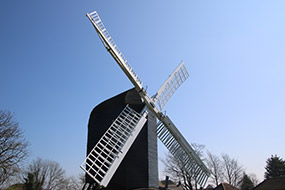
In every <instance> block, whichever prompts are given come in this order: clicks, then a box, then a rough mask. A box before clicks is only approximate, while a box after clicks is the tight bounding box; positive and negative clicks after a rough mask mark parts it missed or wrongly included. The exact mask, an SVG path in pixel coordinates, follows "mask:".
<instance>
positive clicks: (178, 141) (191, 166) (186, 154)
mask: <svg viewBox="0 0 285 190" xmlns="http://www.w3.org/2000/svg"><path fill="white" fill-rule="evenodd" d="M156 134H157V137H158V138H159V139H160V141H161V142H162V143H163V144H164V145H165V146H166V148H167V149H168V150H169V152H170V153H171V154H172V155H173V156H174V157H175V158H176V159H179V160H181V162H182V163H183V164H184V165H185V169H186V171H188V173H189V174H190V175H191V176H192V177H193V178H194V179H195V180H196V181H197V183H198V184H200V185H201V186H204V184H205V183H206V182H207V179H208V177H209V176H210V171H209V170H208V168H207V167H206V166H205V165H204V163H203V162H202V161H201V159H200V158H199V156H198V155H197V154H196V153H195V150H194V149H193V148H192V147H191V146H190V144H189V143H188V142H187V141H186V139H185V138H184V137H183V135H182V134H181V133H180V132H179V130H178V129H177V128H176V126H175V125H174V123H173V122H172V121H171V120H170V119H169V117H168V116H165V117H164V118H163V119H162V120H161V121H159V122H158V124H157V129H156Z"/></svg>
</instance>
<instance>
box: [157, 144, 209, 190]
mask: <svg viewBox="0 0 285 190" xmlns="http://www.w3.org/2000/svg"><path fill="white" fill-rule="evenodd" d="M191 145H192V147H193V149H194V151H195V153H196V154H197V155H198V156H199V157H200V158H201V159H202V160H203V149H204V147H205V146H204V145H199V144H195V143H192V144H191ZM184 160H185V159H183V158H182V157H180V158H176V157H174V156H173V155H171V154H168V155H167V156H166V158H165V159H164V160H162V162H163V163H164V165H165V173H167V175H170V176H171V177H172V178H173V179H174V180H175V182H177V183H178V182H179V183H180V184H181V186H182V188H183V189H184V190H192V189H193V187H195V188H196V189H198V183H197V181H196V180H195V178H193V177H192V176H191V173H189V171H188V170H187V169H186V168H185V162H184Z"/></svg>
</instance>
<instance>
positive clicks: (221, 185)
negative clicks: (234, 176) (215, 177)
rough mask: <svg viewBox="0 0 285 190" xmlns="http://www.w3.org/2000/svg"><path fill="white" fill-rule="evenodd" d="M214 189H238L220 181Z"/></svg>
mask: <svg viewBox="0 0 285 190" xmlns="http://www.w3.org/2000/svg"><path fill="white" fill-rule="evenodd" d="M214 190H239V189H238V188H236V187H234V186H232V185H230V184H228V183H221V184H220V185H218V186H217V187H216V188H215V189H214Z"/></svg>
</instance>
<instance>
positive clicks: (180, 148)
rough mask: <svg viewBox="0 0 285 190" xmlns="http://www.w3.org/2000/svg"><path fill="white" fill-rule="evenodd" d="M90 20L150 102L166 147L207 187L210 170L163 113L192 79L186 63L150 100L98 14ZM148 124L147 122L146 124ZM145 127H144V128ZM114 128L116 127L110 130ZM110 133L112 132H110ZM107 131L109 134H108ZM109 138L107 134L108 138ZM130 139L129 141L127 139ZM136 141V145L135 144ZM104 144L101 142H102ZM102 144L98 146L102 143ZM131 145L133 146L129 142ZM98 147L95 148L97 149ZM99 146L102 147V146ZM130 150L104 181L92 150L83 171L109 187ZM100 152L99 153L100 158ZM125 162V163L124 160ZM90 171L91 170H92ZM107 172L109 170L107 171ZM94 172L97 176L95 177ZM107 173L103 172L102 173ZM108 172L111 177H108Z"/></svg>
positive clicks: (143, 97) (113, 158) (146, 100)
mask: <svg viewBox="0 0 285 190" xmlns="http://www.w3.org/2000/svg"><path fill="white" fill-rule="evenodd" d="M87 17H88V18H89V20H90V21H91V22H92V24H93V26H94V27H95V30H96V32H97V33H98V35H99V37H100V39H101V41H102V43H103V45H104V46H105V47H106V49H107V50H108V52H109V53H110V54H111V55H112V57H113V58H114V59H115V61H116V62H117V63H118V65H119V66H120V67H121V69H122V70H123V71H124V73H125V74H126V75H127V77H128V78H129V79H130V81H131V82H132V83H133V84H134V86H135V88H136V90H137V91H138V93H139V95H140V96H141V98H142V99H143V100H144V102H145V103H146V106H147V108H148V109H149V110H150V111H152V112H153V113H154V114H155V116H156V117H157V118H158V119H159V121H160V122H159V123H158V125H157V130H156V134H157V136H158V138H159V139H160V140H161V141H162V142H163V143H164V145H165V146H166V147H167V148H168V149H169V151H170V152H171V153H172V154H173V155H174V156H175V157H176V158H177V159H183V160H184V161H185V163H186V168H187V170H188V172H189V174H191V176H192V177H193V178H194V179H196V181H197V182H198V184H200V185H201V186H202V185H204V184H205V183H206V181H207V178H208V177H209V175H210V172H209V170H208V169H207V167H206V166H205V165H204V164H203V162H202V161H201V159H200V158H199V156H198V155H197V154H196V153H195V151H194V150H193V148H192V147H191V146H190V145H189V143H188V142H187V141H186V140H185V138H184V137H183V135H182V134H181V133H180V132H179V131H178V129H177V128H176V127H175V125H174V124H173V122H172V121H171V120H170V119H169V118H168V117H167V116H165V115H163V114H162V113H161V111H160V110H162V109H163V107H164V106H165V104H166V103H167V102H168V100H169V98H170V97H171V96H172V95H173V93H174V92H175V90H176V89H177V88H178V87H179V86H180V85H181V84H182V83H183V82H184V81H185V80H186V79H187V78H188V76H189V74H188V72H187V70H186V68H185V66H184V64H183V62H182V63H181V64H180V65H179V66H178V68H177V69H176V70H175V71H174V72H173V73H172V74H171V75H170V77H169V78H168V79H167V81H166V82H165V83H164V84H163V85H162V87H161V88H160V89H159V91H158V92H157V94H156V96H154V98H150V96H149V95H148V94H147V93H146V91H145V89H144V88H143V87H142V82H141V80H140V79H139V77H138V76H137V74H136V73H135V72H134V70H133V69H132V67H131V66H130V65H129V64H128V61H127V60H126V59H125V57H124V56H123V54H122V52H121V51H120V49H119V48H118V46H117V45H116V44H115V42H114V41H113V40H112V38H111V36H110V35H109V33H108V32H107V30H106V28H105V26H104V25H103V23H102V21H101V19H100V17H99V15H98V13H97V12H96V11H94V12H92V13H90V14H87ZM156 102H158V105H159V107H160V110H159V109H158V107H157V106H156V105H155V103H156ZM143 115H144V116H142V117H141V119H143V118H145V117H146V115H147V112H144V113H143ZM144 122H145V121H144ZM142 126H143V125H142ZM142 126H136V127H135V128H141V127H142ZM110 128H112V126H111V127H110ZM107 132H108V131H107ZM107 132H106V133H107ZM104 136H105V135H104ZM104 136H103V137H102V138H104ZM132 138H133V140H134V139H135V138H136V136H135V137H134V136H133V137H132ZM126 139H127V138H126ZM133 140H132V142H133ZM100 141H101V140H100ZM100 141H99V142H98V144H99V143H100ZM128 144H129V146H130V145H131V143H128ZM96 146H97V145H96ZM96 146H95V147H94V149H96ZM98 146H99V145H98ZM127 151H128V149H125V150H124V152H123V153H122V154H121V155H120V157H119V159H116V158H115V157H112V160H111V162H114V163H115V162H116V163H115V165H114V164H113V165H114V167H113V168H112V167H110V169H109V170H108V171H110V172H109V173H108V172H104V176H106V179H103V178H104V176H102V175H101V174H100V171H101V169H100V168H98V167H97V166H96V165H95V164H96V162H97V161H96V160H97V159H91V160H90V159H89V158H88V157H92V156H93V153H92V151H91V153H90V156H88V157H87V158H86V160H85V162H84V164H83V166H82V169H84V170H85V171H86V172H87V174H88V175H90V176H91V177H93V176H95V175H98V176H99V179H100V180H97V179H96V177H93V179H94V180H95V181H96V182H97V183H99V184H100V185H103V186H106V185H107V184H108V182H109V180H110V178H111V177H112V175H113V174H114V172H115V170H116V168H117V167H118V165H119V163H120V161H121V160H122V159H123V156H124V155H123V154H126V153H127ZM98 154H100V153H96V155H98ZM97 157H98V159H100V158H99V157H101V156H100V155H98V156H97ZM120 159H121V160H120ZM89 161H90V164H93V165H92V166H95V168H96V169H95V170H94V171H93V170H92V171H91V170H90V171H89V170H88V167H89V165H88V162H89ZM84 165H87V167H85V168H84ZM89 168H90V167H89ZM97 170H98V171H99V174H100V175H99V174H97V173H98V172H97ZM104 171H105V170H104ZM94 172H95V173H96V174H94ZM101 172H103V171H101ZM106 173H107V174H106Z"/></svg>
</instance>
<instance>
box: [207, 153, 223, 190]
mask: <svg viewBox="0 0 285 190" xmlns="http://www.w3.org/2000/svg"><path fill="white" fill-rule="evenodd" d="M207 156H208V157H207V160H206V163H207V167H208V169H209V170H210V171H211V173H212V175H211V178H212V180H213V181H214V183H215V184H216V186H218V185H219V184H220V183H221V182H222V180H223V166H222V162H221V160H220V158H219V157H218V156H216V155H214V154H212V153H211V152H209V151H208V152H207Z"/></svg>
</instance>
